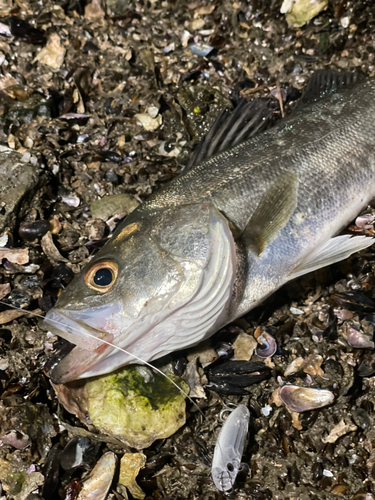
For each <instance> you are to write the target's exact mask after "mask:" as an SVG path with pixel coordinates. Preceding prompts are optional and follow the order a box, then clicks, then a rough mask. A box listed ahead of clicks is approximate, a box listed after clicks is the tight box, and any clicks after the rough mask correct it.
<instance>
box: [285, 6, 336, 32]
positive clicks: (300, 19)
mask: <svg viewBox="0 0 375 500" xmlns="http://www.w3.org/2000/svg"><path fill="white" fill-rule="evenodd" d="M327 6H328V0H284V1H283V4H282V6H281V9H280V12H281V13H282V14H286V20H287V21H288V24H289V25H290V26H293V27H294V28H299V27H301V26H303V25H304V24H306V23H307V22H308V21H310V19H312V18H313V17H315V16H317V15H318V14H319V13H320V12H321V11H322V10H324V9H325V8H326V7H327Z"/></svg>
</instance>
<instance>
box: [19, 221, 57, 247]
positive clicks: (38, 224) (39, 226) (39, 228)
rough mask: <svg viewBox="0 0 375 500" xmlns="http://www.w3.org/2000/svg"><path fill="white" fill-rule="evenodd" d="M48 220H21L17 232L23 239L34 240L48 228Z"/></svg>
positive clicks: (40, 236) (41, 235)
mask: <svg viewBox="0 0 375 500" xmlns="http://www.w3.org/2000/svg"><path fill="white" fill-rule="evenodd" d="M49 226H50V224H49V222H48V220H37V221H35V222H22V223H21V224H20V228H19V230H18V234H19V235H20V237H21V238H22V239H23V240H24V241H29V242H31V241H34V240H37V239H39V238H42V237H43V236H44V235H45V234H46V232H47V231H48V230H49Z"/></svg>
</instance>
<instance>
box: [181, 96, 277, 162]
mask: <svg viewBox="0 0 375 500" xmlns="http://www.w3.org/2000/svg"><path fill="white" fill-rule="evenodd" d="M278 109H279V103H278V102H277V101H276V100H273V99H254V100H253V101H249V102H248V101H246V100H245V99H242V100H241V101H240V102H239V103H238V106H237V107H236V108H235V109H234V110H233V111H228V110H223V111H222V112H221V113H220V114H219V116H218V117H217V118H216V121H215V123H214V124H213V126H212V127H211V129H210V131H209V132H208V133H207V135H205V137H204V138H203V139H202V141H201V142H200V143H199V144H198V146H197V147H196V149H195V151H194V153H193V155H192V156H191V158H190V160H189V161H188V163H187V165H186V167H185V169H184V172H187V171H188V170H190V169H191V168H193V167H195V166H196V165H198V164H200V163H202V161H203V160H207V159H208V158H211V157H212V156H214V155H217V154H219V153H222V152H223V151H227V150H228V149H231V148H233V147H234V146H237V145H238V144H240V143H241V142H244V141H246V140H247V139H250V137H253V136H254V135H256V134H257V133H259V132H261V131H263V130H265V129H267V128H269V127H270V126H271V125H272V123H273V122H274V121H275V115H274V112H275V111H276V110H278Z"/></svg>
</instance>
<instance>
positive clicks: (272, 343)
mask: <svg viewBox="0 0 375 500" xmlns="http://www.w3.org/2000/svg"><path fill="white" fill-rule="evenodd" d="M254 337H255V338H256V340H257V342H258V344H259V345H258V347H257V348H256V349H255V352H256V354H257V356H259V357H260V358H269V357H271V356H273V355H274V354H275V352H276V351H277V343H276V340H275V339H274V338H273V337H272V335H270V334H269V333H267V332H260V334H258V335H257V332H255V333H254Z"/></svg>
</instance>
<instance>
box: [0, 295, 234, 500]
mask: <svg viewBox="0 0 375 500" xmlns="http://www.w3.org/2000/svg"><path fill="white" fill-rule="evenodd" d="M0 304H3V305H4V306H6V307H10V308H11V309H15V310H16V311H21V312H23V313H25V314H31V315H32V316H35V317H37V318H41V319H43V320H44V316H42V315H41V314H38V313H35V312H32V311H28V310H27V309H22V308H21V307H17V306H14V305H11V304H8V303H6V302H4V301H3V300H0ZM49 321H50V322H53V323H55V324H56V325H57V326H59V322H58V321H57V320H54V319H50V320H49ZM70 328H71V330H75V331H76V332H78V333H82V332H81V330H79V329H78V328H75V327H70ZM85 335H87V336H88V337H90V338H93V339H95V340H100V342H102V343H103V344H106V345H108V346H110V347H113V348H114V349H117V350H119V351H121V352H123V353H124V354H127V355H128V356H131V357H133V358H134V359H136V360H137V361H139V362H141V363H142V364H144V365H146V366H148V367H149V368H151V370H154V371H156V372H157V373H159V374H160V375H162V376H163V377H165V378H166V379H167V380H169V382H170V383H171V384H172V385H173V386H174V387H176V389H178V390H179V391H180V392H181V394H183V395H184V396H185V397H186V398H187V399H188V400H189V401H190V402H191V403H192V404H193V406H195V407H196V408H197V410H198V411H199V413H200V414H201V415H202V417H203V419H204V420H206V416H205V414H204V413H203V411H202V410H201V409H200V408H199V406H198V405H197V403H196V402H195V401H193V399H192V398H191V397H190V396H189V395H188V394H187V393H186V392H185V391H184V390H183V389H182V388H181V387H180V386H179V385H178V384H177V383H176V382H174V381H173V380H172V379H171V378H170V377H168V375H166V374H165V373H164V372H162V371H161V370H160V369H159V368H156V366H153V365H151V364H150V363H148V362H147V361H143V359H141V358H140V357H139V356H137V355H136V354H132V353H130V352H129V351H126V350H125V349H123V348H122V347H119V346H117V345H116V344H112V342H109V341H108V340H104V339H99V338H98V337H96V336H95V335H94V334H91V333H89V332H85ZM234 406H235V405H234ZM225 407H226V408H224V409H223V410H222V412H223V411H228V410H232V408H230V407H229V406H227V405H225ZM222 412H221V413H222ZM220 415H221V414H220ZM216 444H217V445H218V447H219V448H220V450H221V451H222V452H223V455H224V450H223V449H222V447H221V444H220V440H219V439H218V440H217V441H216ZM223 474H224V470H223ZM230 481H232V478H230ZM234 482H235V481H234V480H233V485H232V487H234ZM222 491H223V493H224V494H225V495H226V496H228V494H229V492H227V491H225V490H224V489H222Z"/></svg>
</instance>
